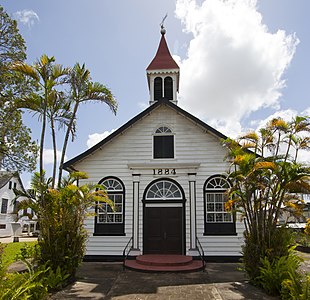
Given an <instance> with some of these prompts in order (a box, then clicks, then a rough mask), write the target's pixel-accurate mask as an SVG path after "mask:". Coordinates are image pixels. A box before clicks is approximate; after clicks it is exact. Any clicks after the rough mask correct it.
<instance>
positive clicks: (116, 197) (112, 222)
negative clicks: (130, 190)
mask: <svg viewBox="0 0 310 300" xmlns="http://www.w3.org/2000/svg"><path fill="white" fill-rule="evenodd" d="M99 184H101V185H102V186H103V187H104V188H105V190H106V191H107V193H108V197H109V199H110V200H112V201H113V202H114V210H113V209H112V208H111V207H110V206H109V205H108V204H106V203H98V204H97V207H96V217H95V233H94V235H124V224H125V220H124V218H125V187H124V184H123V182H122V181H121V180H120V179H119V178H117V177H112V176H111V177H105V178H103V179H102V180H100V181H99Z"/></svg>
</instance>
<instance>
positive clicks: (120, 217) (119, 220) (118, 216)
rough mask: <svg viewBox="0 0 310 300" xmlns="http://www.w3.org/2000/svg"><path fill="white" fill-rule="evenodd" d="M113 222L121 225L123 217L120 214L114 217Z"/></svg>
mask: <svg viewBox="0 0 310 300" xmlns="http://www.w3.org/2000/svg"><path fill="white" fill-rule="evenodd" d="M115 222H116V223H122V222H123V216H122V215H120V214H117V215H115Z"/></svg>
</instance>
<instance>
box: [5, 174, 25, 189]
mask: <svg viewBox="0 0 310 300" xmlns="http://www.w3.org/2000/svg"><path fill="white" fill-rule="evenodd" d="M13 177H15V178H17V180H18V182H19V184H20V186H21V189H22V190H23V191H24V190H25V188H24V186H23V182H22V180H21V178H20V176H19V173H18V172H8V171H1V172H0V189H1V188H3V187H4V186H5V185H6V184H7V183H8V182H9V181H10V180H11V179H12V178H13Z"/></svg>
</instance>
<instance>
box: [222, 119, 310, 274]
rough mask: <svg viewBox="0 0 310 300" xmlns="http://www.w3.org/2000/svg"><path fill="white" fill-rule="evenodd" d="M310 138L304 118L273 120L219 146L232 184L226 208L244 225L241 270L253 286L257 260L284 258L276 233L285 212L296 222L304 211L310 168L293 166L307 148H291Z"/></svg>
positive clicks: (282, 237)
mask: <svg viewBox="0 0 310 300" xmlns="http://www.w3.org/2000/svg"><path fill="white" fill-rule="evenodd" d="M309 132H310V118H309V117H300V116H297V117H296V118H294V119H293V120H292V121H291V122H285V121H284V120H282V119H280V118H278V119H273V120H271V121H270V122H269V123H268V124H267V126H266V127H264V128H262V129H260V130H259V132H258V133H256V132H251V133H249V134H246V135H244V136H241V137H240V138H239V139H238V140H236V141H234V140H231V139H227V140H226V141H224V145H225V146H226V147H227V148H228V156H227V160H228V161H229V162H230V163H231V168H230V171H229V179H230V180H231V182H232V183H233V186H232V188H231V189H230V190H229V197H230V200H231V201H230V202H229V203H232V205H230V207H231V208H232V210H234V211H237V212H239V213H240V215H241V218H242V219H243V220H244V224H245V233H244V235H245V245H244V247H243V254H244V264H245V269H246V271H247V272H248V274H249V276H250V278H251V279H252V280H255V278H257V277H258V276H259V275H260V269H259V267H260V266H261V265H262V262H261V259H264V258H265V257H267V258H268V260H269V262H270V263H272V262H273V260H274V259H275V258H276V257H278V258H279V257H281V256H287V254H288V248H289V244H290V238H289V237H287V234H288V233H287V232H286V230H285V229H282V228H279V226H278V225H279V218H280V217H281V215H282V214H283V212H285V211H289V212H290V213H291V214H295V215H296V216H298V215H299V214H300V213H301V212H302V207H303V200H302V198H301V196H300V195H301V194H302V193H310V168H309V166H307V165H304V164H302V163H299V162H298V160H297V159H298V155H297V154H298V153H299V151H300V150H301V149H303V150H304V149H309V147H308V146H309V145H308V146H307V147H306V146H305V145H304V143H303V144H302V145H301V143H296V141H298V140H301V139H303V140H304V141H305V138H304V136H307V135H309ZM305 142H306V141H305Z"/></svg>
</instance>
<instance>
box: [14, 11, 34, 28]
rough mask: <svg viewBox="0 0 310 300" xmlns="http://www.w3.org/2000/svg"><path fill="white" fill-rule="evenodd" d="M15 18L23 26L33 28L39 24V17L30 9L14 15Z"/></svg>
mask: <svg viewBox="0 0 310 300" xmlns="http://www.w3.org/2000/svg"><path fill="white" fill-rule="evenodd" d="M14 18H15V19H17V20H18V21H20V22H21V23H22V24H23V25H27V26H28V27H29V28H31V27H32V26H33V25H34V24H35V23H36V22H39V21H40V19H39V16H38V14H37V13H36V12H34V11H33V10H29V9H24V10H21V11H17V12H16V13H14Z"/></svg>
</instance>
